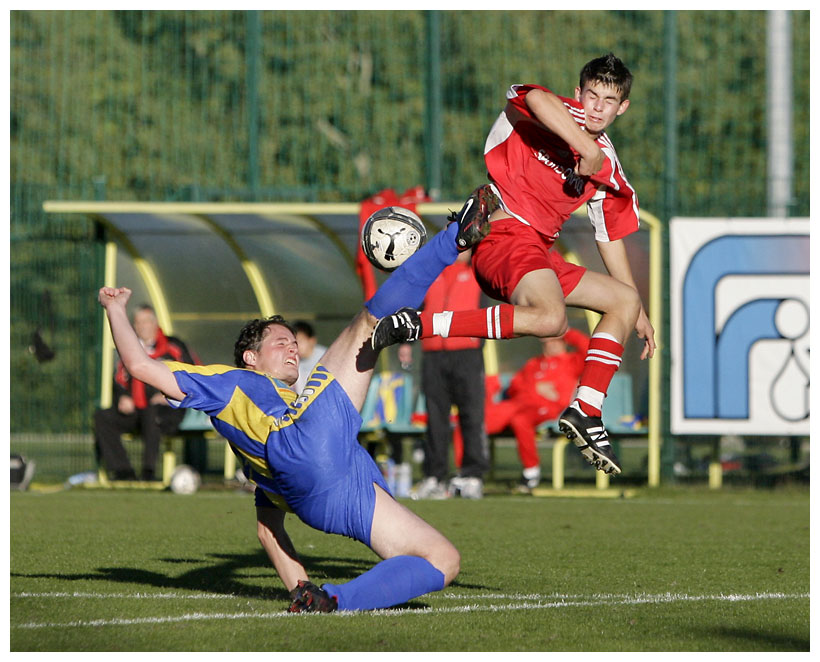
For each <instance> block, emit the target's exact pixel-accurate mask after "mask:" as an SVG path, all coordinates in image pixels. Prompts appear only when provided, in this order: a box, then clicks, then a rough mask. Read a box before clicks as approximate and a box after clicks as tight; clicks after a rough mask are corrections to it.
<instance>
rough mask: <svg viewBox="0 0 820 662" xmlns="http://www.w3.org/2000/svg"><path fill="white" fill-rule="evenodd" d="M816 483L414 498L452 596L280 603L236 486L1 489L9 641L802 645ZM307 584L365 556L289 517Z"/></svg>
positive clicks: (586, 647)
mask: <svg viewBox="0 0 820 662" xmlns="http://www.w3.org/2000/svg"><path fill="white" fill-rule="evenodd" d="M809 501H810V499H809V490H808V489H806V488H800V489H798V488H788V489H776V490H766V491H763V490H759V491H753V490H742V489H726V490H723V491H720V492H715V491H709V490H707V489H705V488H704V489H698V488H689V489H672V488H667V489H660V490H651V491H650V490H638V493H637V495H636V496H634V497H633V498H626V499H596V498H583V499H582V498H577V499H566V498H536V497H524V496H520V497H518V496H516V497H513V496H489V497H487V498H485V499H483V500H481V501H467V500H460V499H453V500H450V501H443V502H410V501H408V502H407V503H408V504H409V506H410V507H411V508H412V509H413V510H415V511H416V512H418V513H419V514H421V515H422V516H423V517H425V518H426V519H427V520H429V521H430V522H431V523H433V524H434V525H436V526H437V527H439V528H440V529H441V530H442V531H444V532H445V533H446V534H447V535H448V537H450V539H451V540H452V541H453V542H454V543H455V544H456V546H457V547H458V548H459V550H460V551H461V553H462V571H461V575H460V576H459V577H458V578H457V580H456V582H455V583H454V584H453V585H452V586H449V587H448V588H446V589H445V590H444V591H442V592H440V593H436V594H431V595H426V596H423V597H421V598H418V599H416V600H413V601H412V602H410V603H409V604H407V605H402V606H401V607H398V608H394V609H391V610H385V611H381V612H371V613H356V614H350V613H348V614H341V613H334V614H286V613H284V610H285V608H286V607H287V604H288V598H287V595H286V592H285V591H284V589H283V587H282V585H281V583H280V582H279V580H278V578H277V577H276V575H275V573H274V571H273V569H272V567H271V566H270V564H269V563H268V561H267V558H266V557H265V555H264V553H263V552H262V549H261V547H260V545H259V543H258V542H257V540H256V529H255V519H254V509H253V498H252V496H251V495H250V494H248V493H243V492H234V491H227V490H204V491H201V492H199V493H198V494H196V495H193V496H179V495H174V494H171V493H163V492H142V491H116V492H105V491H97V490H79V489H75V490H72V491H64V492H56V493H35V492H28V493H12V494H11V498H10V515H11V518H10V621H9V623H10V625H9V627H10V649H11V650H12V651H149V650H151V651H421V650H424V651H598V650H602V651H808V650H809V647H810V640H809V602H810V600H809ZM289 521H290V526H289V528H290V530H291V535H292V537H293V539H294V542H295V544H296V545H297V548H298V549H299V550H300V551H301V553H302V557H303V561H304V562H305V564H306V566H307V568H308V571H309V572H310V574H311V576H312V578H313V579H314V581H316V582H317V583H321V582H323V581H326V580H332V581H335V582H343V581H346V580H349V579H351V578H352V577H354V576H356V575H358V574H359V573H361V572H363V571H364V570H366V569H367V568H369V567H370V566H371V565H372V564H373V563H374V562H375V561H376V558H375V555H374V554H373V553H372V552H370V550H368V549H367V548H365V547H364V546H363V545H360V544H359V543H356V542H354V541H351V540H348V539H346V538H341V537H338V536H330V535H327V534H323V533H320V532H318V531H314V530H312V529H309V528H308V527H306V526H304V525H303V524H301V523H300V522H298V520H296V519H295V518H294V517H293V516H291V517H290V518H289Z"/></svg>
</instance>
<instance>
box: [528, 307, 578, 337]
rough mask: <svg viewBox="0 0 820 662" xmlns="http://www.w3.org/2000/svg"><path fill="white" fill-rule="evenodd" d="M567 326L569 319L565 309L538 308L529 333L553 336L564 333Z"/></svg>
mask: <svg viewBox="0 0 820 662" xmlns="http://www.w3.org/2000/svg"><path fill="white" fill-rule="evenodd" d="M568 328H569V321H568V320H567V313H566V310H565V309H563V308H561V309H558V310H547V309H539V311H538V317H537V319H536V321H535V324H534V326H533V332H532V334H531V335H533V336H536V337H538V338H553V337H556V336H562V335H564V334H565V333H566V332H567V329H568Z"/></svg>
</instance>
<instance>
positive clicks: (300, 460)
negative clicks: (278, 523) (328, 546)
mask: <svg viewBox="0 0 820 662" xmlns="http://www.w3.org/2000/svg"><path fill="white" fill-rule="evenodd" d="M313 380H316V381H315V382H314V383H315V384H317V386H318V387H317V388H316V389H315V392H314V393H313V394H312V395H311V394H309V392H308V389H309V387H310V385H311V383H312V381H313ZM306 394H307V395H306ZM294 410H295V413H294V415H293V424H292V425H288V426H286V427H283V428H282V429H281V430H280V431H279V432H278V434H277V435H276V438H275V439H273V438H271V439H269V440H268V443H267V444H266V447H265V456H266V460H267V463H268V467H269V468H270V470H271V473H272V474H273V476H274V477H275V480H276V482H277V484H278V486H279V487H280V488H281V489H280V494H281V495H282V496H283V497H284V498H285V500H286V501H287V503H288V505H289V506H290V507H291V509H293V512H294V513H296V515H298V516H299V519H301V520H302V521H303V522H305V523H306V524H308V525H310V526H312V527H314V528H316V529H319V530H321V531H325V532H327V533H338V534H340V535H343V536H348V537H350V538H353V539H355V540H358V541H360V542H363V543H364V544H366V545H370V529H371V526H372V524H373V513H374V510H375V507H376V491H375V489H374V487H373V484H374V483H375V484H376V485H379V486H380V487H381V488H382V489H384V490H385V491H386V492H388V493H389V490H388V488H387V484H386V483H385V481H384V477H383V476H382V473H381V471H380V470H379V468H378V467H377V466H376V463H375V462H374V461H373V458H372V457H370V455H369V454H368V452H367V451H366V450H365V449H364V448H363V447H362V446H361V444H359V441H358V433H359V428H360V427H361V423H362V419H361V416H359V412H358V411H356V409H355V407H354V406H353V403H352V402H351V401H350V398H349V397H348V395H347V393H346V392H345V391H344V389H343V388H342V387H341V386H340V385H339V383H338V382H337V381H336V380H335V379H333V377H332V376H331V375H330V373H329V372H327V370H326V369H325V368H323V367H322V366H317V367H316V369H315V370H314V372H313V373H312V374H311V376H310V378H309V379H308V383H307V385H306V386H305V389H304V390H303V391H302V396H301V397H300V398H299V399H298V400H297V402H296V404H295V405H294Z"/></svg>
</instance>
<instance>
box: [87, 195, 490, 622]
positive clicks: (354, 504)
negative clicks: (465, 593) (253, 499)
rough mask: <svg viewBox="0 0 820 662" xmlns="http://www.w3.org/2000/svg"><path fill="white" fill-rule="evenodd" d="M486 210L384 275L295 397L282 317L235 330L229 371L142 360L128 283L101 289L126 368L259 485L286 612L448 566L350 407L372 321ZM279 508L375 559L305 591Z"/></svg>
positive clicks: (439, 266) (400, 591)
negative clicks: (397, 495)
mask: <svg viewBox="0 0 820 662" xmlns="http://www.w3.org/2000/svg"><path fill="white" fill-rule="evenodd" d="M465 209H470V206H469V205H465ZM485 212H486V209H483V208H482V209H480V210H478V211H476V210H475V209H473V210H472V211H471V212H470V214H469V217H467V216H468V214H467V213H464V212H463V211H462V213H461V214H460V220H459V222H457V223H452V224H451V225H450V226H448V227H447V228H446V229H445V230H444V231H442V232H440V233H438V234H437V235H435V236H434V237H433V238H432V239H431V240H430V241H429V242H428V243H427V244H426V245H425V246H423V247H422V248H421V249H420V250H419V251H418V252H417V253H416V254H415V255H413V256H412V257H411V258H410V259H409V260H407V262H405V263H404V264H403V265H402V266H401V267H399V268H398V269H397V270H396V271H395V272H393V273H392V274H391V276H390V278H388V279H387V280H386V281H385V282H384V284H383V285H382V286H381V288H379V290H378V291H377V292H376V294H375V295H374V296H373V297H372V298H371V299H370V300H368V301H367V302H366V303H365V307H364V309H363V310H362V311H361V312H360V313H359V314H358V315H357V316H356V317H355V318H354V319H353V321H352V322H351V323H350V324H349V325H348V326H347V327H346V328H345V329H344V330H343V331H342V333H341V334H340V335H339V337H338V338H337V339H336V340H335V341H334V342H333V343H332V344H331V345H330V347H329V348H328V350H327V352H326V353H325V354H324V355H323V357H322V358H321V360H320V361H319V364H318V365H317V366H316V368H315V369H314V370H313V372H312V373H311V376H310V378H309V379H308V382H307V384H306V386H305V388H304V390H303V391H302V392H301V394H299V396H298V397H296V394H295V393H294V392H293V391H291V390H290V386H291V385H292V384H293V383H294V382H295V381H296V379H297V377H298V375H299V356H298V352H297V345H296V338H295V334H294V333H293V331H292V329H291V328H290V327H289V326H288V324H287V323H286V322H285V320H283V319H282V318H280V317H273V318H268V319H266V320H254V321H252V322H250V323H249V324H247V325H246V326H245V327H244V328H243V330H242V332H241V334H240V337H239V339H238V340H237V343H236V346H235V352H234V353H235V363H236V365H237V366H239V367H232V366H227V365H209V366H195V365H189V364H184V363H178V362H172V361H171V362H162V361H156V360H153V359H151V358H150V357H148V356H147V354H146V353H145V351H144V349H143V348H142V345H141V344H140V342H139V340H138V339H137V337H136V335H135V334H134V331H133V328H132V327H131V324H130V323H129V320H128V316H127V314H126V304H127V302H128V298H129V296H130V294H131V292H130V290H128V289H127V288H110V287H104V288H102V289H101V290H100V293H99V301H100V303H101V304H102V306H103V307H104V308H105V310H106V314H107V316H108V320H109V324H110V326H111V331H112V334H113V337H114V342H115V344H116V346H117V350H118V351H119V354H120V357H121V359H122V361H123V363H124V364H125V366H126V368H127V369H128V371H129V373H130V374H132V375H133V376H134V377H135V378H137V379H140V380H142V381H144V382H146V383H148V384H151V385H152V386H154V387H155V388H157V389H158V390H160V391H162V392H163V393H164V394H165V395H166V397H167V398H168V400H169V402H170V403H171V405H172V406H177V407H191V408H194V409H199V410H200V411H204V412H205V413H207V414H208V415H209V416H210V417H211V420H212V421H213V424H214V426H215V428H216V429H217V430H218V431H219V432H220V433H221V434H222V435H223V436H224V437H225V438H226V439H227V440H228V441H229V443H230V445H231V448H232V449H233V451H234V453H235V454H236V455H237V457H238V458H239V459H240V461H241V462H242V465H243V468H244V469H245V470H246V475H248V477H249V478H250V479H251V480H252V481H253V482H255V483H256V485H257V486H258V488H259V489H258V490H257V514H258V516H259V517H260V521H259V534H260V540H262V542H263V545H264V546H265V549H266V551H267V552H268V554H269V556H270V557H271V559H272V560H273V562H274V565H275V566H276V569H277V571H278V572H279V574H280V576H281V577H282V579H283V581H284V582H285V585H286V587H287V588H289V589H291V588H293V586H294V584H295V591H294V595H295V598H294V601H293V604H292V605H291V607H290V610H291V611H333V610H335V609H339V610H363V609H379V608H384V607H390V606H392V605H397V604H402V603H404V602H406V601H408V600H411V599H412V598H415V597H417V596H420V595H423V594H425V593H429V592H431V591H437V590H441V589H443V588H444V587H445V586H447V585H448V584H449V583H450V582H452V581H453V579H454V578H455V577H456V575H457V574H458V572H459V566H460V555H459V553H458V550H457V549H456V548H455V547H454V546H453V545H452V543H450V541H449V540H447V538H445V537H444V535H442V534H441V533H440V532H439V531H437V530H436V529H435V528H433V527H432V526H431V525H430V524H428V523H427V522H425V521H424V520H423V519H421V518H420V517H418V516H417V515H416V514H415V513H413V512H412V511H411V510H409V509H408V508H406V507H405V506H403V505H402V504H400V503H399V502H398V501H396V500H395V499H394V498H393V497H392V496H391V494H390V492H389V490H388V488H387V485H386V484H385V482H384V479H383V477H382V474H381V472H380V471H379V469H378V467H377V466H376V464H375V463H374V462H373V459H372V458H371V457H370V455H369V454H368V453H367V451H366V450H365V449H364V448H363V447H362V446H361V445H360V444H359V443H358V440H357V435H358V432H359V427H360V426H361V422H362V419H361V417H360V416H359V413H358V412H359V410H360V409H361V407H362V405H363V403H364V399H365V395H366V393H367V388H368V384H369V382H370V377H371V375H372V372H373V367H374V365H375V361H376V356H377V352H376V351H374V350H373V349H372V347H371V342H369V339H370V336H371V335H372V333H373V329H374V327H375V326H376V324H377V322H378V321H379V320H380V319H381V318H384V317H386V316H388V315H391V314H393V313H395V312H396V311H397V310H398V309H399V308H401V307H404V306H409V307H414V308H417V307H419V306H420V305H421V302H422V300H423V298H424V294H425V293H426V291H427V288H428V287H429V286H430V284H431V283H432V282H433V281H434V280H435V279H436V277H437V276H438V275H439V273H441V271H442V270H443V269H444V268H445V267H446V266H447V265H449V264H452V262H454V261H455V259H456V257H457V256H458V252H459V251H460V250H465V249H466V248H470V247H471V246H472V245H474V244H475V243H477V242H478V241H479V240H480V239H481V237H482V236H483V235H484V234H486V226H484V225H483V224H484V222H485V221H486V213H485ZM477 230H480V231H477ZM464 239H466V241H461V242H460V243H459V244H457V243H456V242H457V241H459V240H464ZM465 244H466V246H465ZM268 501H270V502H272V504H276V505H278V506H279V508H271V507H270V506H271V503H268ZM282 508H287V509H290V510H292V511H293V512H294V513H295V514H296V515H297V516H298V517H299V518H300V519H301V520H302V521H304V522H305V523H307V524H309V525H310V526H312V527H315V528H317V529H320V530H322V531H326V532H328V533H337V534H341V535H345V536H349V537H351V538H354V539H355V540H359V541H360V542H362V543H364V544H366V545H368V546H369V547H370V548H371V549H372V550H373V551H374V552H375V553H376V554H377V555H378V556H380V557H381V558H382V559H383V560H382V561H381V562H379V563H378V564H376V565H375V566H374V567H373V568H371V569H370V570H368V571H367V572H365V573H364V574H362V575H360V576H358V577H356V578H354V579H353V580H351V581H349V582H347V583H344V584H338V585H333V584H324V585H322V587H321V588H319V587H317V586H314V585H313V584H312V583H310V582H309V581H307V575H306V574H305V573H304V568H302V566H301V563H300V562H299V561H298V557H297V556H296V554H295V551H294V550H293V547H292V545H291V544H290V540H289V539H288V537H287V534H286V533H285V530H284V525H283V520H284V512H283V510H282ZM260 512H261V513H262V515H261V516H260ZM266 543H267V544H266Z"/></svg>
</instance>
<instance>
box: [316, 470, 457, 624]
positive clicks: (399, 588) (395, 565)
mask: <svg viewBox="0 0 820 662" xmlns="http://www.w3.org/2000/svg"><path fill="white" fill-rule="evenodd" d="M374 489H375V490H376V506H375V510H374V513H373V524H372V528H371V533H370V547H371V549H372V550H373V551H374V552H376V554H378V555H379V556H380V557H382V558H383V559H384V560H383V561H381V562H380V563H377V564H376V565H375V566H374V567H373V568H371V569H370V570H368V571H367V572H365V573H364V574H362V575H359V576H358V577H356V578H355V579H353V580H351V581H349V582H347V583H345V584H338V585H336V584H323V585H322V589H323V590H324V591H325V592H326V593H327V594H328V595H329V596H330V597H331V598H333V599H335V600H336V602H337V605H338V608H339V609H340V610H363V609H382V608H386V607H391V606H393V605H398V604H403V603H405V602H407V601H408V600H412V599H413V598H416V597H418V596H420V595H424V594H425V593H431V592H433V591H440V590H441V589H443V588H444V587H445V586H447V585H448V584H449V583H450V582H452V581H453V579H455V577H456V575H458V572H459V568H460V563H461V557H460V555H459V553H458V550H457V549H456V548H455V547H454V546H453V544H452V543H451V542H450V541H449V540H447V538H445V537H444V535H443V534H441V533H440V532H439V531H437V530H436V529H435V528H434V527H433V526H431V525H430V524H428V523H427V522H425V521H424V520H423V519H421V518H420V517H419V516H418V515H416V514H415V513H413V512H412V511H411V510H409V509H408V508H406V507H405V506H403V505H402V504H400V503H399V502H398V501H396V500H395V499H393V497H391V496H390V495H389V494H388V493H387V492H385V491H384V490H383V489H382V488H381V487H379V486H377V485H374Z"/></svg>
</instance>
